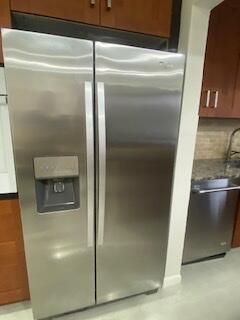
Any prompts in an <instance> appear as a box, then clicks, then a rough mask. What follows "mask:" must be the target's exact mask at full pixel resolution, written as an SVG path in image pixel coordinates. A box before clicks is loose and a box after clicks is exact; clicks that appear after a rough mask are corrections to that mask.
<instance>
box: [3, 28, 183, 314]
mask: <svg viewBox="0 0 240 320" xmlns="http://www.w3.org/2000/svg"><path fill="white" fill-rule="evenodd" d="M2 37H3V54H4V65H5V75H6V84H7V92H8V102H9V109H10V121H11V129H12V135H13V144H14V157H15V165H16V172H17V185H18V192H19V198H20V205H21V217H22V225H23V233H24V244H25V252H26V260H27V270H28V277H29V286H30V294H31V302H32V307H33V313H34V317H35V318H36V319H41V318H45V317H49V316H52V315H57V314H62V313H65V312H70V311H73V310H77V309H82V308H85V307H90V306H94V305H96V304H101V303H105V302H108V301H112V300H116V299H120V298H124V297H128V296H131V295H135V294H139V293H145V292H151V291H155V290H157V289H158V288H159V287H161V284H162V281H163V277H164V269H165V262H166V250H167V240H168V226H169V215H170V200H171V190H172V183H173V170H174V161H175V151H176V144H177V138H178V128H179V117H180V109H181V95H182V83H183V74H184V57H183V56H182V55H181V54H175V53H170V52H160V51H153V50H148V49H142V48H135V47H128V46H123V45H117V44H109V43H101V42H96V43H94V42H92V41H88V40H81V39H73V38H68V37H60V36H54V35H47V34H40V33H34V32H26V31H18V30H8V29H4V30H3V31H2Z"/></svg>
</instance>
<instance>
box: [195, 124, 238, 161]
mask: <svg viewBox="0 0 240 320" xmlns="http://www.w3.org/2000/svg"><path fill="white" fill-rule="evenodd" d="M237 128H240V119H236V120H235V119H233V120H232V119H200V121H199V125H198V133H197V140H196V146H195V155H194V158H195V159H196V160H197V159H225V158H226V154H227V149H228V145H229V140H230V136H231V134H232V132H233V130H235V129H237ZM233 149H234V150H235V151H240V132H238V133H237V134H236V135H235V138H234V143H233Z"/></svg>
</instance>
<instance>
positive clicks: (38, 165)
mask: <svg viewBox="0 0 240 320" xmlns="http://www.w3.org/2000/svg"><path fill="white" fill-rule="evenodd" d="M33 163H34V175H35V187H36V200H37V201H36V202H37V211H38V213H39V214H43V213H49V212H55V211H66V210H71V209H74V208H79V203H80V199H79V169H78V157H77V156H61V157H38V158H34V159H33Z"/></svg>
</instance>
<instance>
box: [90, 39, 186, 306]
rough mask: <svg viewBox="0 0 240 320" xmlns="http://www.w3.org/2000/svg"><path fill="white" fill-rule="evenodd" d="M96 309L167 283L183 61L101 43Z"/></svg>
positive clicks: (98, 51)
mask: <svg viewBox="0 0 240 320" xmlns="http://www.w3.org/2000/svg"><path fill="white" fill-rule="evenodd" d="M95 53H96V62H95V65H96V104H97V110H96V116H97V120H98V121H97V122H98V128H97V137H96V141H97V149H98V155H97V158H98V160H97V164H98V165H97V172H98V179H97V180H98V181H97V188H96V189H97V195H98V200H97V236H96V237H97V245H96V268H97V271H96V279H97V281H96V290H97V302H98V303H102V302H106V301H111V300H114V299H118V298H123V297H126V296H130V295H134V294H138V293H141V292H146V291H152V290H157V289H158V288H159V287H160V286H161V285H162V281H163V276H164V269H165V262H166V249H167V239H168V226H169V214H170V198H171V190H172V181H173V169H174V159H175V149H176V145H177V137H178V127H179V117H180V106H181V94H182V83H183V74H184V57H183V56H182V55H180V54H173V53H170V52H159V51H153V50H146V49H141V48H134V47H127V46H122V45H115V44H107V43H96V50H95Z"/></svg>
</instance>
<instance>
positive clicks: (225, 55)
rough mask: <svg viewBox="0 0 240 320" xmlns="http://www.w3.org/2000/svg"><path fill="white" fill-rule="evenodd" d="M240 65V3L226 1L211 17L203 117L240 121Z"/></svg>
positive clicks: (203, 91)
mask: <svg viewBox="0 0 240 320" xmlns="http://www.w3.org/2000/svg"><path fill="white" fill-rule="evenodd" d="M239 63H240V1H239V0H226V1H224V2H223V3H222V4H220V5H219V6H217V7H216V8H215V9H214V10H213V11H212V13H211V16H210V23H209V32H208V41H207V48H206V56H205V66H204V75H203V85H202V95H201V101H200V116H202V117H220V118H240V107H239V102H240V101H239V97H240V96H239V94H238V95H237V94H236V92H237V91H238V92H239V90H240V88H239V86H240V66H239ZM237 79H238V80H237ZM234 101H235V102H234ZM236 101H239V102H238V103H236Z"/></svg>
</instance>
